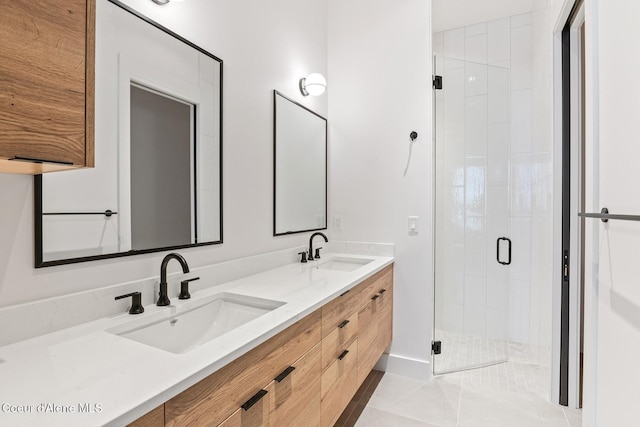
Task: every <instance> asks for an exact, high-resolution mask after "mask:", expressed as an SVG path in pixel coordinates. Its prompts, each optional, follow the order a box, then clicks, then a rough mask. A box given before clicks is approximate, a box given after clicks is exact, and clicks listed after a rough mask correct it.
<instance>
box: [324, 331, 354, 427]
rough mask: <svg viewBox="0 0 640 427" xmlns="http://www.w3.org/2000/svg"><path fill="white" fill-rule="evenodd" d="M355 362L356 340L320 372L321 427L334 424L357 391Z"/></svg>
mask: <svg viewBox="0 0 640 427" xmlns="http://www.w3.org/2000/svg"><path fill="white" fill-rule="evenodd" d="M357 360H358V340H357V339H356V340H355V341H354V342H353V343H352V344H351V345H350V346H349V347H348V348H347V349H346V350H344V351H343V352H342V354H341V355H340V356H338V357H337V358H336V359H335V360H334V361H333V362H332V363H331V364H330V365H329V366H327V368H325V370H324V371H323V372H322V386H321V395H322V402H321V415H320V420H321V422H322V424H321V425H322V426H323V427H329V426H332V425H334V424H335V422H336V421H337V419H338V418H340V415H341V414H342V411H344V408H346V407H347V405H348V404H349V402H350V401H351V399H352V398H353V396H354V395H355V393H356V391H357V390H358V370H357Z"/></svg>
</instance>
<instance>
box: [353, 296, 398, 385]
mask: <svg viewBox="0 0 640 427" xmlns="http://www.w3.org/2000/svg"><path fill="white" fill-rule="evenodd" d="M392 317H393V286H391V285H387V286H386V287H384V288H382V289H380V290H378V291H377V292H376V293H375V294H374V295H372V296H371V297H370V299H369V302H368V303H366V304H365V305H364V306H362V308H361V309H360V311H358V325H360V328H359V329H358V384H362V383H363V382H364V380H365V379H366V378H367V375H369V373H370V372H371V370H372V369H373V367H374V366H375V365H376V363H377V362H378V359H380V356H382V353H384V351H385V349H386V348H387V347H388V346H389V344H390V343H391V332H392V327H393V325H392Z"/></svg>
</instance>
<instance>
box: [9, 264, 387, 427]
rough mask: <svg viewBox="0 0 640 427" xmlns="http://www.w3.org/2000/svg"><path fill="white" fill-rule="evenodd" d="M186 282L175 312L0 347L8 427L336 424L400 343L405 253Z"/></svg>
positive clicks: (117, 319)
mask: <svg viewBox="0 0 640 427" xmlns="http://www.w3.org/2000/svg"><path fill="white" fill-rule="evenodd" d="M192 273H195V274H198V273H199V271H198V270H196V271H193V272H192ZM177 276H178V277H177V278H176V279H173V280H170V282H171V283H170V285H169V289H170V290H169V294H170V296H171V304H170V305H169V306H165V307H158V306H156V305H147V306H146V307H145V309H144V313H142V314H136V315H131V314H128V312H126V313H121V314H118V315H114V316H110V317H107V318H102V319H98V320H95V321H92V322H88V323H83V324H80V325H77V326H74V327H71V328H67V329H64V330H60V331H57V332H53V333H50V334H46V335H43V336H40V337H35V338H31V339H28V340H24V341H20V342H17V343H14V344H10V345H7V346H4V347H0V359H1V360H3V363H0V376H1V377H2V378H3V380H4V381H6V384H12V387H11V388H10V389H9V388H7V387H3V388H2V389H1V390H0V401H1V402H3V403H4V404H7V405H13V407H15V408H14V409H15V410H11V409H12V408H11V407H7V409H8V410H7V411H2V412H1V413H0V424H3V425H34V426H35V425H38V426H41V425H48V426H56V425H60V426H74V425H78V426H93V425H95V426H99V425H114V426H116V425H128V424H129V423H132V425H134V426H135V425H138V426H165V425H166V426H181V425H184V426H189V425H213V426H217V425H223V426H226V427H228V426H266V425H271V426H295V425H304V426H312V425H317V426H331V425H333V424H334V423H335V421H336V420H337V419H338V417H339V416H340V414H341V413H342V411H343V410H344V408H345V407H346V405H347V404H348V402H349V401H350V400H351V398H352V397H353V395H354V394H355V392H356V390H357V389H358V387H359V386H360V384H361V383H362V382H363V381H364V379H365V378H366V376H367V375H368V373H369V372H370V371H371V369H373V367H374V365H375V364H376V362H377V361H378V359H379V358H380V356H381V355H382V353H383V352H384V350H385V349H386V348H387V346H388V345H389V343H390V341H391V326H392V320H391V319H392V305H393V257H389V256H373V255H353V254H327V255H323V257H322V258H321V259H319V260H314V261H310V262H308V263H304V264H303V263H300V262H297V263H288V264H286V265H284V266H281V267H278V268H274V269H271V270H267V271H264V272H261V273H258V274H254V275H252V276H248V277H244V278H240V279H237V280H232V281H230V282H227V283H223V284H217V285H215V286H210V287H208V286H207V284H206V281H207V278H206V277H205V275H202V276H203V277H202V278H201V280H200V282H203V283H201V288H200V289H199V290H197V291H195V292H193V294H192V296H191V298H190V299H185V300H180V299H178V297H177V291H178V286H177V285H178V282H179V279H182V278H183V277H184V276H183V275H182V274H180V275H177ZM156 283H157V282H156ZM129 289H130V288H129ZM130 290H133V289H130ZM101 303H104V304H114V302H113V301H102V302H101ZM41 404H52V405H54V407H52V408H50V409H51V410H50V411H47V410H46V409H47V408H46V407H40V408H39V407H38V405H41ZM56 405H57V409H59V411H55V409H56ZM18 406H22V408H21V409H18ZM39 409H40V410H41V411H39Z"/></svg>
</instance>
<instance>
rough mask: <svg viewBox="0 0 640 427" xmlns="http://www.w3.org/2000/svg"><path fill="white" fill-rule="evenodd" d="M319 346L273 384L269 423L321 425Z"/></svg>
mask: <svg viewBox="0 0 640 427" xmlns="http://www.w3.org/2000/svg"><path fill="white" fill-rule="evenodd" d="M321 355H322V352H321V346H320V343H318V344H316V346H315V347H313V348H312V349H311V350H309V351H308V352H307V353H306V354H305V355H304V356H302V357H301V358H300V359H298V360H297V361H296V362H295V363H294V364H293V365H292V367H293V368H294V370H292V371H290V372H288V374H287V370H285V371H284V372H283V373H282V374H281V375H279V376H278V377H276V379H275V380H274V381H273V383H272V384H273V386H272V389H271V390H270V391H269V394H268V397H269V402H270V407H271V414H270V422H271V425H272V426H274V427H276V426H305V427H317V426H319V425H320V392H321V389H320V373H321V368H320V359H321Z"/></svg>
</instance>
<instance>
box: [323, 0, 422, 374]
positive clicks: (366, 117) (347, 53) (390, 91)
mask: <svg viewBox="0 0 640 427" xmlns="http://www.w3.org/2000/svg"><path fill="white" fill-rule="evenodd" d="M430 20H431V19H430V7H429V2H426V1H423V0H401V1H398V0H329V76H328V84H329V89H328V93H329V140H330V143H329V179H330V181H329V213H330V215H329V226H330V227H332V228H331V235H332V236H333V237H334V238H336V239H338V240H355V241H374V242H393V243H395V244H396V260H397V261H396V265H395V285H394V329H393V343H392V345H391V349H390V353H391V357H390V359H389V365H388V369H389V370H391V371H396V372H399V371H402V372H404V373H407V374H409V375H413V376H416V377H423V378H427V377H428V376H429V375H430V371H431V367H430V365H428V363H429V361H430V358H431V357H430V352H431V351H430V345H431V331H432V326H433V325H432V323H433V320H432V317H433V311H432V310H433V260H432V257H433V253H432V202H431V194H432V185H433V180H432V143H431V140H432V135H431V133H432V125H431V110H432V106H431V105H432V101H431V68H432V67H431V64H432V61H431V28H430ZM413 130H415V131H417V132H418V134H419V138H418V140H417V141H416V142H415V143H414V144H413V147H412V150H411V147H410V139H409V133H410V132H411V131H413ZM410 153H412V156H411V164H410V165H409V169H408V171H407V174H406V176H404V174H403V172H404V170H405V166H406V163H407V159H408V157H409V154H410ZM335 215H340V216H342V218H343V231H336V230H335V228H333V224H334V223H333V217H334V216H335ZM410 215H414V216H418V217H419V234H418V235H415V236H409V235H408V218H407V217H408V216H410Z"/></svg>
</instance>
